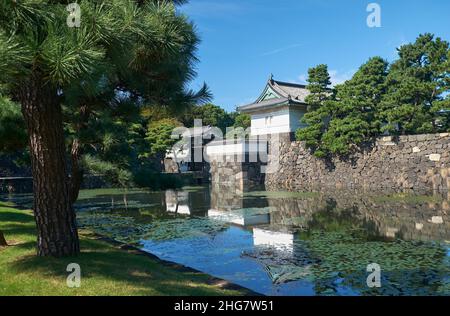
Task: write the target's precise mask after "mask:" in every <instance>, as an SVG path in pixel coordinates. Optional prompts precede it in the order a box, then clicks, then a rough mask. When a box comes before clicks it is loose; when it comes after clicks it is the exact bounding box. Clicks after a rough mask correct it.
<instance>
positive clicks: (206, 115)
mask: <svg viewBox="0 0 450 316" xmlns="http://www.w3.org/2000/svg"><path fill="white" fill-rule="evenodd" d="M195 119H201V120H202V124H203V126H207V125H209V126H213V127H218V128H220V129H221V130H222V132H223V133H225V132H226V129H227V127H232V126H233V124H234V120H233V117H232V116H231V115H230V114H229V113H227V112H226V111H225V110H224V109H222V108H221V107H220V106H218V105H215V104H211V103H207V104H204V105H199V106H193V107H191V108H190V109H189V110H188V112H187V113H186V115H185V116H184V117H183V120H182V122H183V124H184V125H185V126H186V127H192V126H194V120H195Z"/></svg>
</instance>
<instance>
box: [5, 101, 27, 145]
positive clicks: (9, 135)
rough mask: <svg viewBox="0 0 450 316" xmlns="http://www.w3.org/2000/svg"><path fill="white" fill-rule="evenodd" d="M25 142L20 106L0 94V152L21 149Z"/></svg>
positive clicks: (25, 136)
mask: <svg viewBox="0 0 450 316" xmlns="http://www.w3.org/2000/svg"><path fill="white" fill-rule="evenodd" d="M26 144H27V133H26V130H25V128H24V122H23V117H22V113H21V112H20V106H19V105H18V104H16V103H14V102H12V101H11V100H9V99H7V98H5V97H2V96H1V95H0V152H14V151H18V150H23V149H24V148H25V147H26Z"/></svg>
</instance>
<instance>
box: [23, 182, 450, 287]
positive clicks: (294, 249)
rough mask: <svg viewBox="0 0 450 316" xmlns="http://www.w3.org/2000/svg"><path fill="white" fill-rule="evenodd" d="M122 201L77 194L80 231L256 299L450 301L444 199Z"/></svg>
mask: <svg viewBox="0 0 450 316" xmlns="http://www.w3.org/2000/svg"><path fill="white" fill-rule="evenodd" d="M125 195H126V199H125V198H124V193H123V192H92V191H88V192H84V193H83V194H82V198H81V200H79V201H78V202H77V208H78V209H79V212H78V221H79V225H80V226H86V227H89V228H91V229H94V230H96V231H98V232H99V233H102V234H106V235H110V236H112V237H113V238H116V239H118V240H122V241H125V242H129V243H135V244H137V245H139V246H140V247H142V248H143V249H144V250H146V251H149V252H151V253H154V254H156V255H157V256H159V257H161V258H163V259H166V260H171V261H175V262H178V263H181V264H184V265H187V266H191V267H193V268H196V269H199V270H201V271H204V272H206V273H209V274H212V275H214V276H217V277H221V278H224V279H227V280H230V281H232V282H235V283H238V284H240V285H243V286H246V287H248V288H251V289H253V290H255V291H257V292H260V293H264V294H272V295H278V294H283V295H411V294H415V295H449V294H450V279H449V275H450V273H449V272H450V257H449V241H450V227H449V223H450V221H449V220H450V218H449V216H450V215H449V209H450V207H449V200H448V198H447V197H441V196H414V195H406V194H403V195H402V194H391V195H381V196H380V195H374V194H368V193H364V194H361V193H360V192H350V191H336V192H320V193H314V192H296V193H291V192H278V193H276V192H275V193H273V192H265V191H260V192H258V191H254V192H246V193H242V192H240V193H239V194H236V192H235V191H233V190H225V189H224V188H212V189H208V188H189V189H186V190H184V191H166V192H144V191H131V192H126V194H125ZM20 201H26V198H25V197H24V196H18V197H17V199H16V202H20ZM111 201H114V202H113V203H112V202H111ZM370 263H378V264H379V265H380V266H381V269H382V287H381V288H379V289H377V288H375V289H370V288H368V287H367V285H366V278H367V275H368V273H367V272H366V267H367V265H368V264H370Z"/></svg>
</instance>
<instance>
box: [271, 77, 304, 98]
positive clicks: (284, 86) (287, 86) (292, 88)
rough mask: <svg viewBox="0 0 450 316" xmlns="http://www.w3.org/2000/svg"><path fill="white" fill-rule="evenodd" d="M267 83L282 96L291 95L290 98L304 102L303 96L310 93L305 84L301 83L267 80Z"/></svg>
mask: <svg viewBox="0 0 450 316" xmlns="http://www.w3.org/2000/svg"><path fill="white" fill-rule="evenodd" d="M269 85H270V87H271V88H272V89H273V90H275V91H276V92H277V93H279V94H280V95H282V96H283V97H285V98H287V97H288V96H291V99H293V100H295V101H298V102H302V103H305V98H306V97H307V96H308V95H309V94H310V92H309V90H308V89H306V86H305V85H302V84H296V83H289V82H282V81H276V80H269Z"/></svg>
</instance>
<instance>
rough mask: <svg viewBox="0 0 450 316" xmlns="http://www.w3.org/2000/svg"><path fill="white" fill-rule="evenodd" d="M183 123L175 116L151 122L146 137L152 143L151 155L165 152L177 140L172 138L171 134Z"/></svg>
mask: <svg viewBox="0 0 450 316" xmlns="http://www.w3.org/2000/svg"><path fill="white" fill-rule="evenodd" d="M181 125H182V124H181V123H180V122H178V121H177V120H175V119H173V118H172V119H170V118H167V119H162V120H159V121H156V122H150V123H149V125H148V130H147V137H146V140H147V141H148V142H149V145H150V152H149V156H154V155H161V154H165V153H166V152H167V150H168V149H170V147H172V146H173V145H174V144H175V143H176V142H177V140H176V139H172V138H171V135H172V132H173V130H174V129H175V128H176V127H179V126H181Z"/></svg>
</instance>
